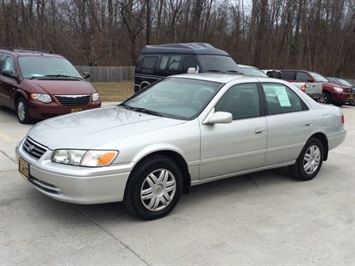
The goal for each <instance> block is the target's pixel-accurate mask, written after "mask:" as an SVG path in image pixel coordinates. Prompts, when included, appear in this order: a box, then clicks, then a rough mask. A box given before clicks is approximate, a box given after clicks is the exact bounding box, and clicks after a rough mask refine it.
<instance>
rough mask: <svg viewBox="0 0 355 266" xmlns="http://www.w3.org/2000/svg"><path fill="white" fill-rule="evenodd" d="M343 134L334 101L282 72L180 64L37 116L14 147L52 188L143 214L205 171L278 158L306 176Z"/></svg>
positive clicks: (40, 186) (167, 203) (234, 169)
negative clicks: (105, 101) (61, 111)
mask: <svg viewBox="0 0 355 266" xmlns="http://www.w3.org/2000/svg"><path fill="white" fill-rule="evenodd" d="M345 135H346V131H345V130H344V116H343V113H342V111H341V109H340V108H338V107H335V106H328V105H322V104H319V103H317V102H315V101H313V100H312V99H311V98H310V97H309V96H307V95H306V94H305V93H303V92H301V91H300V90H298V89H297V88H296V87H294V86H292V85H291V84H290V83H288V82H286V81H282V80H276V79H270V78H260V77H250V76H244V75H228V74H212V73H209V74H184V75H177V76H170V77H168V78H165V79H163V80H161V81H159V82H157V83H155V84H153V85H151V86H149V87H147V88H146V89H144V90H142V91H140V92H139V93H137V94H135V95H134V96H132V97H131V98H130V99H128V100H126V101H125V102H123V103H121V104H119V105H116V106H111V107H107V108H100V109H96V110H92V111H83V112H79V113H73V114H69V115H64V116H60V117H56V118H52V119H48V120H45V121H43V122H40V123H38V124H36V125H35V126H33V127H32V128H31V129H30V130H29V132H28V133H27V135H26V136H25V137H24V139H23V140H22V141H21V142H20V143H19V144H18V145H17V147H16V154H17V159H18V162H19V171H20V173H21V175H22V176H23V178H24V179H25V180H26V181H27V182H28V183H29V184H31V185H32V186H33V187H34V188H36V189H37V190H39V191H40V192H42V193H44V194H46V195H48V196H49V197H51V198H54V199H57V200H61V201H65V202H71V203H78V204H93V203H106V202H117V201H123V202H124V204H125V206H126V207H127V209H128V210H129V211H130V212H132V213H133V214H135V215H137V216H139V217H141V218H142V219H147V220H149V219H156V218H160V217H163V216H165V215H167V214H168V213H169V212H170V211H172V210H173V209H174V207H175V206H176V204H177V203H178V201H179V198H180V195H181V194H182V193H183V192H185V193H188V192H189V189H190V187H191V186H194V185H199V184H202V183H206V182H210V181H215V180H219V179H223V178H228V177H234V176H237V175H243V174H247V173H251V172H256V171H261V170H265V169H271V168H277V167H284V166H289V167H290V173H291V175H292V176H293V177H294V178H296V179H298V180H310V179H312V178H314V177H315V176H316V175H317V174H318V172H319V170H320V169H321V166H322V163H323V161H325V160H327V158H328V154H329V150H331V149H333V148H335V147H337V146H338V145H339V144H340V143H342V141H343V140H344V138H345Z"/></svg>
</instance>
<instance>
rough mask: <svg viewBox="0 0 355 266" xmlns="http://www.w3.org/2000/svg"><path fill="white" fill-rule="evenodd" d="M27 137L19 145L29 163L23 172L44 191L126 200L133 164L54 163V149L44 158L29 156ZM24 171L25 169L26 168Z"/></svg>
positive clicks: (76, 199) (83, 199) (89, 200)
mask: <svg viewBox="0 0 355 266" xmlns="http://www.w3.org/2000/svg"><path fill="white" fill-rule="evenodd" d="M22 145H23V141H22V142H20V143H19V144H18V145H17V146H16V157H17V161H18V162H19V160H20V158H21V163H19V167H20V165H21V164H22V166H23V163H27V164H28V165H27V166H28V173H27V174H24V173H21V172H20V174H21V176H22V177H23V178H24V179H25V180H26V181H27V182H29V183H30V184H31V185H32V186H33V187H34V188H35V189H37V190H38V191H40V192H42V193H43V194H45V195H47V196H49V197H51V198H53V199H56V200H60V201H64V202H69V203H76V204H97V203H107V202H119V201H122V200H123V197H124V191H125V187H126V182H127V180H128V177H129V173H130V170H131V166H130V165H112V166H107V167H95V168H94V167H93V168H90V167H80V166H69V165H62V164H57V163H53V162H52V161H51V160H50V156H51V153H52V151H50V150H48V151H46V152H45V153H44V154H43V156H42V157H41V158H40V159H38V160H37V159H35V158H33V157H31V156H29V155H28V154H27V153H26V152H25V151H24V150H23V149H22ZM22 172H23V171H22Z"/></svg>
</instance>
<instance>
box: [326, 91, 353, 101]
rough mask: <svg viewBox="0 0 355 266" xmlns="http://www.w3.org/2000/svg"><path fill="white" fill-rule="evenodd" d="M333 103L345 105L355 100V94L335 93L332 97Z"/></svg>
mask: <svg viewBox="0 0 355 266" xmlns="http://www.w3.org/2000/svg"><path fill="white" fill-rule="evenodd" d="M331 97H332V100H333V102H335V103H339V104H344V103H347V102H351V101H353V100H354V93H345V92H343V93H334V94H332V95H331Z"/></svg>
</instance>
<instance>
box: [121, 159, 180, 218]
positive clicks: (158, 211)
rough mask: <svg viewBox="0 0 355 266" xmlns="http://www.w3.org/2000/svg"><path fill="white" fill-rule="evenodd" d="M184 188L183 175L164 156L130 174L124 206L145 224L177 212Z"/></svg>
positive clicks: (142, 164)
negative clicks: (175, 209)
mask: <svg viewBox="0 0 355 266" xmlns="http://www.w3.org/2000/svg"><path fill="white" fill-rule="evenodd" d="M182 185H183V177H182V173H181V171H180V169H179V168H178V166H177V165H176V163H175V162H174V161H173V160H171V159H170V158H168V157H165V156H154V157H150V158H147V159H145V160H143V161H142V162H140V163H139V164H138V165H137V166H136V167H135V168H134V169H133V171H132V172H131V174H130V176H129V178H128V181H127V185H126V190H125V196H124V199H123V203H124V205H125V207H126V208H127V210H128V211H130V212H131V213H132V214H134V215H136V216H138V217H140V218H142V219H143V220H154V219H158V218H161V217H164V216H166V215H167V214H169V213H170V212H171V211H172V210H173V209H174V208H175V206H176V205H177V203H178V201H179V199H180V196H181V194H182V189H183V186H182Z"/></svg>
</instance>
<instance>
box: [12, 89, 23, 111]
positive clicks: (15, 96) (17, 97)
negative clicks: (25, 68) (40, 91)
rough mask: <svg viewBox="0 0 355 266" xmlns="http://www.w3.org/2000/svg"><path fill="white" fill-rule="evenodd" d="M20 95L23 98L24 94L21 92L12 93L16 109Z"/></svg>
mask: <svg viewBox="0 0 355 266" xmlns="http://www.w3.org/2000/svg"><path fill="white" fill-rule="evenodd" d="M21 97H23V98H25V96H24V95H23V94H22V93H20V92H16V94H15V95H14V106H15V110H17V100H18V99H19V98H21Z"/></svg>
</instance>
